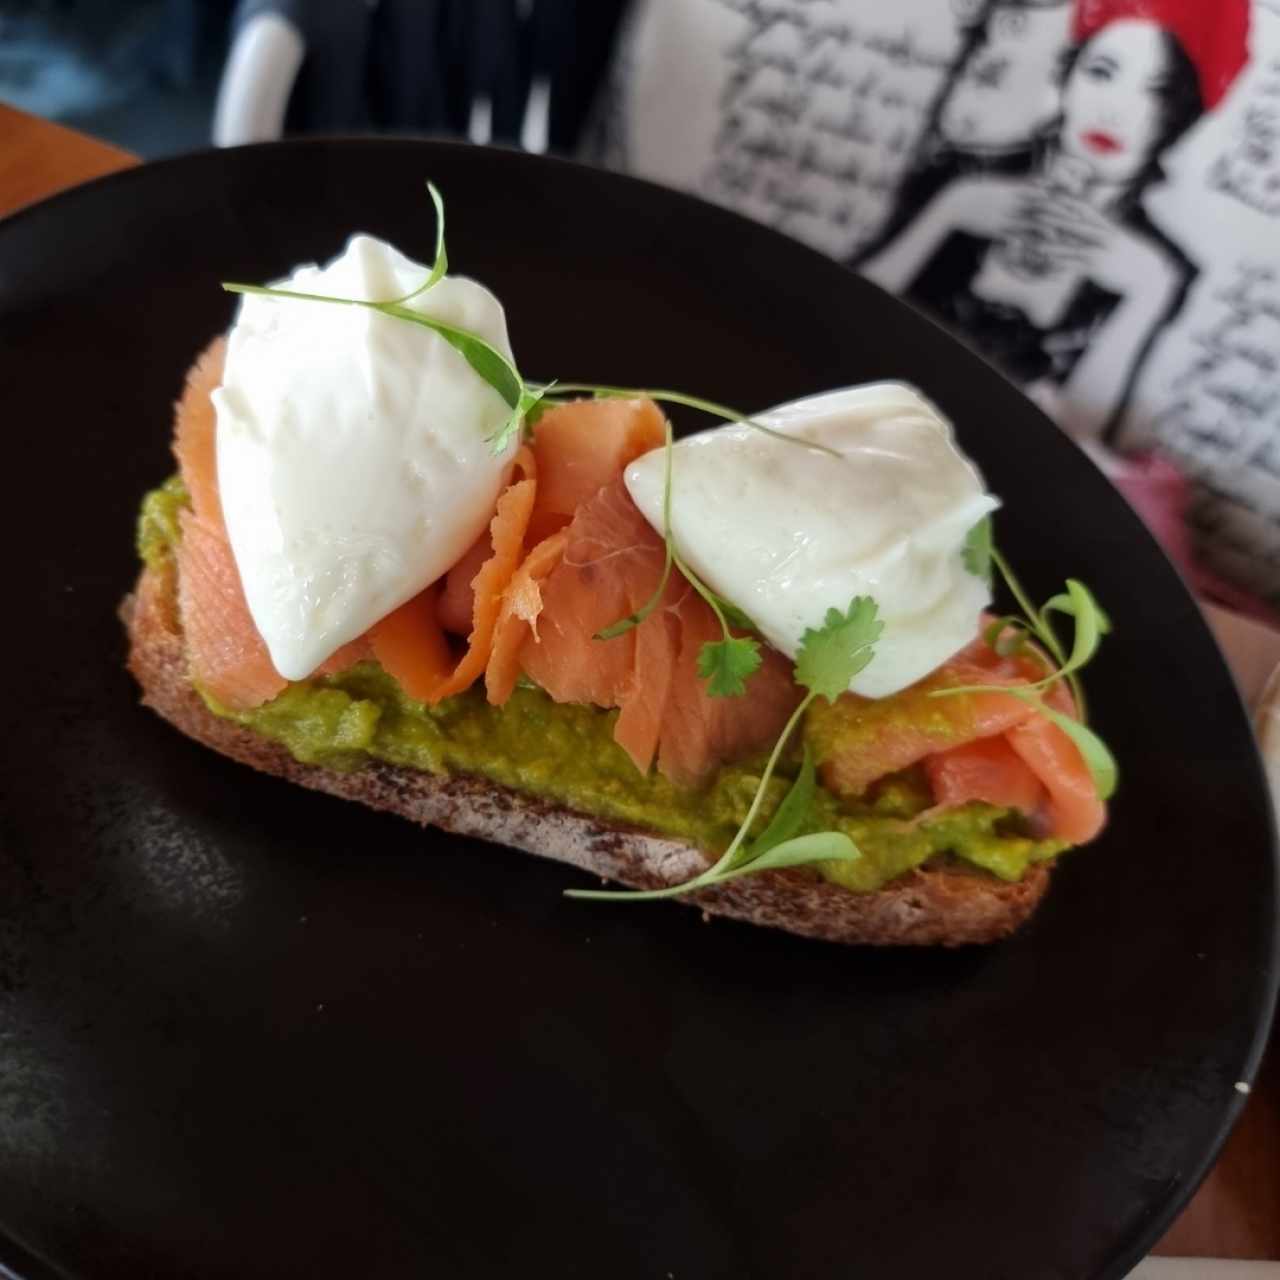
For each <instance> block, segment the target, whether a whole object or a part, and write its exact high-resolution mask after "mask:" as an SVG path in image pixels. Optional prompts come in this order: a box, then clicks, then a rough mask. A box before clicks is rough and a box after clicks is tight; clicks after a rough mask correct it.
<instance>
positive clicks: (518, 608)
mask: <svg viewBox="0 0 1280 1280" xmlns="http://www.w3.org/2000/svg"><path fill="white" fill-rule="evenodd" d="M568 541H569V535H568V534H567V533H566V532H565V531H564V530H563V529H562V530H561V531H560V532H559V533H553V534H552V535H551V536H550V537H549V538H543V540H542V541H541V542H539V543H538V545H537V546H536V547H534V549H533V550H532V551H530V552H529V554H528V555H527V556H526V557H525V558H524V560H523V562H522V563H521V565H520V567H519V568H518V569H517V570H516V571H515V574H514V576H513V577H512V579H511V582H510V583H509V585H508V586H507V589H506V591H505V592H503V596H502V604H501V606H500V608H499V609H498V621H497V625H496V626H495V628H494V632H493V649H492V652H491V653H490V654H489V665H488V666H487V667H486V668H485V672H484V684H485V693H486V694H487V696H488V699H489V701H490V702H492V703H493V704H494V705H495V706H501V705H502V704H503V703H504V702H506V700H507V699H508V698H509V697H510V696H511V694H512V691H513V690H514V689H515V687H516V682H517V681H518V680H519V679H520V650H521V648H522V647H523V645H524V643H525V641H526V640H527V639H528V638H529V637H530V636H532V637H534V639H537V635H538V618H539V617H540V616H541V614H542V584H543V583H544V582H545V581H546V579H547V577H548V575H549V574H550V573H551V571H552V570H553V569H554V568H555V567H556V565H558V564H559V563H560V561H561V559H563V557H564V549H565V545H566V544H567V542H568Z"/></svg>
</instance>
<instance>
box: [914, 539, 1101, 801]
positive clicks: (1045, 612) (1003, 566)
mask: <svg viewBox="0 0 1280 1280" xmlns="http://www.w3.org/2000/svg"><path fill="white" fill-rule="evenodd" d="M988 520H989V517H988ZM983 523H984V521H979V523H978V524H977V525H975V526H974V528H973V529H972V530H970V533H969V537H968V538H967V539H966V540H965V553H966V559H965V564H966V565H969V558H968V556H969V551H970V548H971V546H985V555H986V558H987V561H988V563H989V564H994V565H995V566H996V568H997V569H998V570H999V571H1000V576H1001V577H1002V578H1003V579H1004V581H1005V583H1006V585H1007V586H1008V588H1009V592H1010V594H1011V595H1012V596H1013V598H1014V599H1015V600H1016V601H1017V602H1018V608H1019V609H1021V610H1022V616H1021V617H1019V616H1017V615H1016V614H1008V615H1005V616H1004V617H1001V618H997V619H996V620H995V621H994V622H993V623H991V625H990V626H989V627H987V629H986V631H985V633H984V639H985V640H986V643H987V644H988V645H989V646H990V647H991V648H992V649H994V650H995V652H996V653H998V654H1000V655H1001V656H1009V655H1010V654H1014V653H1021V652H1024V651H1026V650H1027V649H1028V647H1029V640H1030V639H1031V638H1032V637H1034V639H1035V640H1036V641H1038V642H1039V643H1040V645H1041V646H1043V648H1044V649H1045V650H1046V651H1047V652H1048V653H1049V654H1050V655H1051V656H1052V658H1053V660H1054V661H1053V663H1049V662H1047V661H1046V663H1045V665H1046V667H1047V668H1048V674H1047V675H1046V676H1045V677H1044V678H1043V679H1040V680H1035V681H1033V682H1031V683H1030V684H1021V685H1001V684H985V685H979V684H968V685H953V686H952V687H951V688H948V689H935V690H934V691H933V692H932V693H931V694H930V697H933V698H950V697H955V696H956V695H958V694H965V693H992V692H997V691H998V692H1001V693H1007V694H1011V695H1012V696H1013V697H1015V698H1017V699H1018V700H1019V701H1021V702H1025V703H1027V705H1028V706H1032V707H1034V708H1035V709H1036V710H1037V711H1038V712H1039V713H1040V714H1041V715H1043V716H1044V717H1045V718H1046V719H1048V720H1051V721H1052V722H1053V723H1054V724H1056V725H1057V726H1058V728H1060V729H1061V730H1062V731H1063V732H1064V733H1065V734H1067V736H1068V737H1069V738H1070V739H1071V741H1072V742H1074V743H1075V744H1076V747H1077V748H1078V749H1079V751H1080V754H1081V756H1082V757H1083V758H1084V762H1085V765H1086V766H1087V768H1088V770H1089V774H1090V776H1091V777H1092V778H1093V785H1094V787H1095V789H1096V790H1097V792H1098V798H1099V799H1100V800H1107V799H1109V798H1110V797H1111V796H1112V795H1113V794H1114V792H1115V789H1116V783H1117V781H1118V780H1119V769H1118V767H1117V765H1116V761H1115V757H1114V756H1113V755H1112V754H1111V751H1110V749H1109V748H1108V747H1107V744H1106V743H1105V742H1103V740H1102V739H1101V738H1100V737H1099V736H1098V735H1097V734H1096V733H1095V732H1094V731H1093V730H1092V729H1090V728H1089V727H1088V724H1087V723H1086V711H1085V700H1084V688H1083V686H1082V685H1081V683H1080V678H1079V673H1080V670H1081V669H1082V668H1083V667H1084V666H1085V665H1086V664H1087V663H1088V662H1089V661H1090V660H1091V659H1092V658H1093V656H1094V654H1096V653H1097V651H1098V646H1099V645H1100V644H1101V643H1102V637H1103V636H1105V635H1107V634H1108V632H1110V630H1111V621H1110V619H1109V618H1108V617H1107V615H1106V614H1105V613H1104V612H1103V611H1102V608H1101V606H1100V605H1099V604H1098V602H1097V600H1095V599H1094V597H1093V593H1092V592H1091V591H1090V590H1089V588H1088V587H1086V586H1085V585H1084V583H1082V582H1079V581H1077V580H1076V579H1075V578H1068V579H1067V583H1066V588H1067V589H1066V591H1065V592H1061V593H1059V594H1058V595H1056V596H1052V597H1051V598H1050V599H1049V600H1047V601H1046V602H1045V603H1044V604H1043V605H1042V606H1041V607H1040V608H1039V609H1037V608H1036V607H1035V606H1034V605H1033V604H1032V603H1031V600H1030V597H1029V596H1028V595H1027V593H1026V591H1025V590H1024V589H1023V587H1022V584H1021V583H1020V582H1019V581H1018V579H1017V578H1016V577H1015V576H1014V573H1013V570H1012V569H1011V568H1010V567H1009V563H1008V561H1006V560H1005V558H1004V556H1002V555H1001V554H1000V552H999V551H998V550H997V549H996V547H995V545H994V543H993V542H992V540H991V534H990V529H989V528H988V530H987V533H986V534H985V535H981V536H975V535H976V531H977V530H978V529H979V528H980V527H981V525H982V524H983ZM969 567H971V568H972V566H969ZM1055 613H1060V614H1064V615H1065V616H1067V617H1069V618H1070V619H1071V620H1072V623H1073V628H1074V634H1073V636H1072V643H1071V652H1070V653H1068V652H1067V650H1066V648H1065V647H1064V646H1063V644H1062V641H1061V640H1060V639H1059V638H1058V634H1057V632H1056V631H1055V630H1054V626H1053V620H1052V617H1051V616H1050V615H1052V614H1055ZM1030 651H1031V652H1033V653H1037V651H1036V650H1035V649H1031V650H1030ZM1037 656H1039V657H1041V658H1042V659H1043V654H1039V653H1037ZM1054 664H1056V665H1054ZM1059 680H1065V681H1066V682H1067V685H1068V687H1069V688H1070V690H1071V696H1072V699H1073V701H1074V702H1075V706H1076V710H1077V711H1078V713H1079V716H1080V718H1079V719H1078V720H1077V719H1074V718H1073V717H1071V716H1068V715H1064V714H1063V713H1062V712H1060V711H1057V710H1055V709H1054V708H1053V707H1050V706H1049V705H1048V704H1047V703H1046V702H1045V700H1044V698H1043V697H1042V696H1041V695H1042V694H1043V693H1044V692H1045V691H1046V690H1048V689H1050V688H1052V686H1053V685H1055V684H1057V683H1058V681H1059Z"/></svg>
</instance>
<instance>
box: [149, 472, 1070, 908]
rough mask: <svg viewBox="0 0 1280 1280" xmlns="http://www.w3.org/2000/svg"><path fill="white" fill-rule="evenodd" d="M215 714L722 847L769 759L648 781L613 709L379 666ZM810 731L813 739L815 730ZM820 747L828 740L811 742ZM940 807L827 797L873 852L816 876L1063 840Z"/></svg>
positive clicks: (984, 867) (1047, 853)
mask: <svg viewBox="0 0 1280 1280" xmlns="http://www.w3.org/2000/svg"><path fill="white" fill-rule="evenodd" d="M185 501H186V495H185V491H183V490H181V489H180V487H179V486H178V485H177V484H175V483H174V482H173V481H170V482H169V483H168V484H166V485H165V486H164V487H163V488H161V489H158V490H156V491H155V492H153V493H151V494H149V495H148V497H147V499H146V501H145V502H144V504H143V510H142V516H141V518H140V521H139V529H138V543H139V550H140V552H141V554H142V556H143V558H144V559H145V560H146V561H147V563H148V564H149V565H153V566H154V564H155V563H156V562H157V560H159V559H163V557H165V556H167V555H168V553H169V551H170V550H171V548H172V547H173V545H174V543H175V542H176V540H177V537H178V521H177V511H178V510H179V509H180V508H181V506H182V505H183V503H184V502H185ZM202 696H203V697H204V700H205V702H206V703H207V704H208V706H209V708H210V710H212V711H213V712H214V713H215V714H217V715H220V716H224V717H226V718H228V719H232V720H235V721H236V722H238V723H240V724H243V725H246V726H248V727H249V728H251V729H253V730H254V731H255V732H257V733H261V734H263V735H264V736H266V737H269V738H272V739H274V740H275V741H277V742H280V743H281V744H283V745H284V746H285V747H286V748H287V749H288V750H289V751H290V752H291V753H292V755H293V756H294V757H295V758H296V759H298V760H299V761H301V762H302V763H304V764H316V765H323V766H324V767H326V768H331V769H358V768H360V767H361V766H362V765H364V764H366V763H367V762H368V761H370V760H381V761H386V762H387V763H390V764H395V765H403V766H407V767H409V768H414V769H423V770H426V771H429V772H431V773H446V774H447V773H460V774H469V775H472V776H476V777H482V778H486V779H488V780H490V781H492V782H496V783H499V784H501V785H503V786H507V787H510V788H512V789H513V790H516V791H524V792H527V793H530V794H533V795H536V796H539V797H541V798H543V799H547V800H552V801H555V802H558V803H561V804H564V805H565V806H567V807H569V808H571V809H574V810H577V811H578V812H581V813H587V814H591V815H593V816H596V817H600V818H607V819H612V820H616V821H621V822H630V823H635V824H636V825H638V826H642V827H644V828H646V829H648V830H652V831H655V832H660V833H662V834H666V835H671V836H676V837H679V838H682V839H687V840H691V841H693V842H695V843H697V844H699V845H701V846H702V847H703V848H705V849H707V850H708V851H709V852H715V853H718V852H720V851H722V850H723V849H724V848H725V846H726V845H727V844H728V842H729V840H730V839H731V838H732V837H733V834H734V832H735V831H736V830H737V828H738V826H739V824H740V823H741V822H742V820H743V818H744V817H745V816H746V813H747V809H748V807H749V805H750V803H751V798H752V796H753V794H754V793H755V789H756V786H757V784H758V782H759V777H760V769H761V767H762V765H763V759H762V758H761V759H756V760H749V761H742V762H739V763H736V764H732V765H727V766H725V767H723V768H722V769H720V770H719V772H718V773H717V774H716V775H715V777H714V778H713V779H712V780H711V781H710V782H709V783H708V784H707V785H705V786H704V787H702V788H699V789H696V790H692V789H688V788H683V787H677V786H675V785H674V784H673V783H671V782H669V781H668V780H667V779H666V778H664V777H662V775H661V774H659V773H657V772H656V770H655V771H651V772H650V773H649V774H647V775H645V774H641V773H640V772H639V771H638V770H637V769H636V767H635V765H634V764H632V762H631V760H630V758H629V757H628V756H627V754H626V753H625V752H624V751H623V750H622V748H621V747H619V746H618V745H617V744H616V743H615V742H614V741H613V726H614V722H615V720H616V719H617V714H618V713H617V712H616V711H606V710H603V709H601V708H598V707H593V706H581V705H573V704H558V703H555V702H553V701H552V700H551V698H550V697H549V696H548V695H547V694H545V693H544V692H542V690H540V689H537V688H534V687H524V686H522V687H520V688H517V689H516V691H515V692H514V693H513V695H512V696H511V698H510V699H509V700H508V702H507V703H506V704H505V705H504V706H502V707H492V706H490V705H489V704H488V702H486V701H485V698H484V694H483V692H482V691H480V690H478V689H471V690H468V691H467V692H465V693H463V694H460V695H458V696H457V697H453V698H447V699H445V700H444V701H443V702H442V703H441V704H440V705H439V706H437V707H427V706H424V705H423V704H422V703H420V702H416V701H414V700H413V699H412V698H409V697H407V696H406V695H405V694H404V693H403V692H402V690H401V689H400V687H399V685H398V684H397V683H396V682H395V681H394V680H393V679H392V678H391V677H390V676H388V675H387V674H386V673H385V672H384V671H383V670H382V669H381V668H380V667H379V666H378V665H377V664H376V663H373V662H364V663H360V664H359V665H357V666H355V667H352V668H351V669H350V670H348V671H344V672H342V673H341V674H340V675H336V676H324V677H319V678H315V679H311V680H305V681H301V682H299V683H296V684H292V685H290V686H289V687H288V688H287V689H286V690H285V691H284V692H283V693H281V694H280V695H279V696H278V697H277V698H275V699H273V700H272V701H271V702H269V703H267V704H266V705H264V706H262V707H258V708H256V709H255V710H253V711H249V712H233V711H231V710H229V709H228V708H226V707H224V706H221V705H220V704H218V703H217V701H216V700H214V699H213V698H211V697H210V696H209V695H208V694H202ZM806 733H807V734H808V735H809V736H810V740H811V742H813V738H814V735H813V733H812V730H811V728H810V727H808V726H807V727H806ZM813 745H814V746H815V747H817V745H818V744H817V743H816V742H813ZM797 768H798V759H794V758H793V759H792V760H791V761H790V762H789V763H786V762H784V764H783V765H782V767H781V768H780V769H779V774H778V776H776V777H775V778H774V779H773V781H772V783H771V794H770V795H769V797H768V800H767V802H766V804H765V805H764V806H763V807H762V813H761V815H760V817H759V824H760V826H761V827H763V825H764V824H765V822H767V820H768V818H769V816H770V815H771V813H772V810H773V809H774V808H775V807H776V805H777V804H778V803H779V801H780V800H781V799H782V796H783V795H784V794H785V793H786V790H787V788H788V786H789V785H790V780H791V778H792V777H794V775H795V771H796V769H797ZM929 804H930V796H929V792H928V788H927V786H926V784H925V783H924V780H923V778H921V777H920V776H918V774H917V773H915V772H912V771H908V772H906V773H903V774H899V775H895V776H893V777H891V778H889V779H885V780H883V781H882V782H880V783H878V784H877V785H876V786H875V787H873V788H871V789H870V791H869V792H868V793H867V794H866V795H865V796H861V797H858V798H855V799H850V798H840V797H837V796H836V795H834V794H833V793H831V792H830V791H828V790H826V789H825V788H821V787H820V788H819V790H818V796H817V803H816V806H815V814H814V818H813V822H812V826H811V829H812V830H815V831H818V830H833V829H834V830H838V831H843V832H845V833H846V834H847V835H848V836H849V837H850V838H851V839H852V840H853V841H854V842H855V843H856V844H857V845H858V847H859V849H861V850H862V854H863V856H862V858H861V859H859V860H857V861H854V862H830V863H820V864H817V866H816V870H817V872H818V873H819V874H821V875H823V876H825V877H826V878H827V879H829V880H832V881H834V882H835V883H837V884H841V885H844V886H845V887H846V888H849V889H852V890H857V891H869V890H873V889H877V888H879V887H880V886H881V885H883V884H885V883H886V882H887V881H889V880H891V879H893V878H894V877H895V876H898V875H901V874H902V873H903V872H905V871H909V870H910V869H911V868H913V867H918V866H920V865H921V864H923V863H925V862H927V861H929V860H930V859H935V858H939V857H951V858H955V859H959V860H961V861H962V862H963V863H966V864H968V865H969V866H970V867H972V868H975V869H980V870H981V871H984V872H990V873H992V874H994V875H996V876H999V877H1000V878H1001V879H1004V880H1017V879H1020V878H1021V876H1022V874H1023V873H1024V872H1025V870H1026V869H1027V867H1028V866H1030V865H1031V864H1032V863H1034V862H1040V861H1043V860H1045V859H1047V858H1051V857H1053V856H1054V855H1055V854H1057V853H1058V852H1060V851H1061V850H1062V848H1063V847H1064V846H1063V844H1062V842H1060V841H1045V840H1039V841H1037V840H1035V839H1033V838H1031V837H1030V836H1028V835H1027V834H1026V833H1025V831H1024V830H1023V829H1022V826H1021V819H1020V817H1019V815H1017V814H1016V813H1013V812H1012V811H1010V810H1007V809H1000V808H995V807H993V806H991V805H984V804H970V805H966V806H964V807H963V808H960V809H957V810H954V811H952V812H949V813H947V814H944V815H942V816H940V817H936V818H932V819H929V820H926V821H923V822H915V821H913V819H915V818H917V816H918V815H919V814H921V813H922V812H923V811H924V810H925V809H927V808H928V806H929Z"/></svg>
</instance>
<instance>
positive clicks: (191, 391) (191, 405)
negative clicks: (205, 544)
mask: <svg viewBox="0 0 1280 1280" xmlns="http://www.w3.org/2000/svg"><path fill="white" fill-rule="evenodd" d="M226 359H227V340H226V338H215V339H214V340H213V341H212V342H211V343H210V344H209V345H208V346H207V347H205V349H204V350H203V351H202V352H201V353H200V354H199V355H198V356H197V357H196V362H195V364H193V365H192V366H191V368H190V370H189V371H188V373H187V381H186V385H185V386H184V387H183V389H182V396H181V398H180V399H179V400H178V403H177V405H176V406H175V407H174V410H175V412H174V432H173V452H174V456H175V457H176V458H177V459H178V469H179V470H180V471H181V472H182V479H183V482H184V483H185V484H186V486H187V492H188V493H189V494H190V495H191V508H192V510H193V511H194V512H195V513H196V515H197V516H199V517H200V518H201V519H202V520H207V521H209V522H210V524H211V525H216V526H221V525H222V503H221V501H220V500H219V498H218V457H217V451H216V445H215V443H214V442H215V440H216V437H217V418H216V415H215V412H214V408H213V400H212V398H211V397H212V395H213V392H214V391H215V390H216V389H217V387H218V386H219V385H220V384H221V382H222V370H223V366H224V365H225V364H226Z"/></svg>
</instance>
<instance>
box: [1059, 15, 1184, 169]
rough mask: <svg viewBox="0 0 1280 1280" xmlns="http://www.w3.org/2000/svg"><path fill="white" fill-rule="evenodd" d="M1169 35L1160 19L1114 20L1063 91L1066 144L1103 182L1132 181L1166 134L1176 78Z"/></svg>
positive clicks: (1088, 48) (1080, 58)
mask: <svg viewBox="0 0 1280 1280" xmlns="http://www.w3.org/2000/svg"><path fill="white" fill-rule="evenodd" d="M1171 63H1172V59H1171V57H1170V46H1169V38H1168V37H1167V36H1166V35H1165V33H1164V31H1163V30H1162V29H1161V28H1160V27H1159V26H1158V25H1157V24H1156V23H1154V22H1147V21H1142V20H1140V19H1136V18H1133V19H1130V18H1126V19H1123V20H1121V21H1117V22H1112V23H1109V24H1108V25H1107V26H1105V27H1104V28H1103V29H1102V30H1101V31H1099V32H1098V33H1097V34H1096V35H1095V36H1093V37H1091V38H1090V40H1089V41H1088V42H1087V43H1086V44H1085V45H1084V47H1083V48H1082V49H1081V50H1080V52H1079V55H1078V56H1077V57H1076V60H1075V63H1074V65H1073V66H1072V68H1071V71H1070V73H1069V74H1068V76H1067V80H1066V83H1065V84H1064V85H1063V88H1062V128H1061V135H1060V141H1061V147H1062V150H1063V152H1064V153H1065V154H1067V155H1070V156H1073V157H1075V158H1077V159H1079V160H1083V161H1085V162H1087V163H1088V165H1089V167H1090V168H1091V170H1092V171H1093V175H1094V176H1095V177H1097V178H1099V179H1101V180H1102V181H1104V182H1109V183H1118V182H1127V181H1129V180H1130V179H1132V178H1134V177H1135V176H1136V175H1137V174H1139V173H1140V172H1141V171H1142V170H1143V169H1144V168H1146V166H1147V165H1148V164H1149V163H1150V162H1151V160H1152V159H1153V158H1154V157H1155V154H1156V152H1157V151H1158V150H1159V149H1160V146H1161V143H1162V142H1163V139H1164V135H1165V133H1166V111H1165V106H1164V103H1165V100H1166V97H1167V94H1168V89H1169V81H1170V77H1171V75H1172V74H1173V73H1174V68H1173V66H1172V65H1171Z"/></svg>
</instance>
